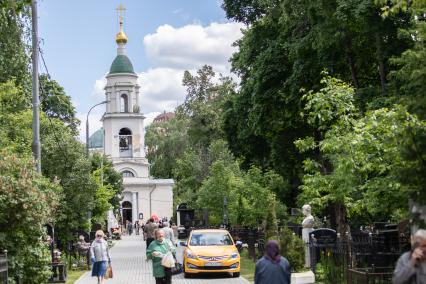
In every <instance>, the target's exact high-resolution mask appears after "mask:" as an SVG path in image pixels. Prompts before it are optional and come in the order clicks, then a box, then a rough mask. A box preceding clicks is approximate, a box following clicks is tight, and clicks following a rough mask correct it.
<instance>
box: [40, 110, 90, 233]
mask: <svg viewBox="0 0 426 284" xmlns="http://www.w3.org/2000/svg"><path fill="white" fill-rule="evenodd" d="M42 118H43V119H42V120H41V128H40V133H41V137H42V153H41V154H42V155H41V157H42V161H41V162H42V172H43V175H44V176H46V177H48V178H50V179H51V180H55V179H58V180H59V182H60V184H61V186H62V188H63V194H64V196H63V199H62V200H61V205H60V208H59V212H58V218H57V222H56V224H55V229H56V231H57V232H58V234H59V237H60V239H61V240H62V241H68V240H71V239H73V237H74V236H73V234H74V232H75V231H76V230H78V229H86V230H88V229H89V227H90V222H89V219H88V213H89V212H90V211H91V210H92V209H93V207H94V197H95V194H96V191H97V189H98V185H97V184H96V181H95V179H94V178H93V176H92V175H91V172H92V171H91V163H90V161H89V160H88V159H87V158H86V155H85V148H84V145H82V144H81V143H80V142H79V141H77V139H76V138H75V136H74V132H73V130H72V129H70V128H69V127H67V126H66V125H65V124H64V123H63V122H62V121H60V120H58V119H53V118H47V117H42Z"/></svg>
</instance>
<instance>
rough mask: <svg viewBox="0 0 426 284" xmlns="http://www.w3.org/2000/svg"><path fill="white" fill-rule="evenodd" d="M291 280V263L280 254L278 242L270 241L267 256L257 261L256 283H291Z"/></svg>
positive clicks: (267, 245)
mask: <svg viewBox="0 0 426 284" xmlns="http://www.w3.org/2000/svg"><path fill="white" fill-rule="evenodd" d="M290 281H291V269H290V263H289V262H288V260H287V259H286V258H285V257H283V256H281V255H280V247H279V244H278V242H277V241H275V240H271V241H268V243H267V244H266V250H265V256H263V257H262V258H261V259H259V261H258V262H257V263H256V268H255V273H254V284H290Z"/></svg>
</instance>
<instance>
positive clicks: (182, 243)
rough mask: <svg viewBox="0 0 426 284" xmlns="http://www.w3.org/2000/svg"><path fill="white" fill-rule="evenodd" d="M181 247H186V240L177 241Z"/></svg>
mask: <svg viewBox="0 0 426 284" xmlns="http://www.w3.org/2000/svg"><path fill="white" fill-rule="evenodd" d="M179 244H180V246H181V247H187V246H188V245H187V244H186V242H180V243H179Z"/></svg>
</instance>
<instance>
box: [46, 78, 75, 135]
mask: <svg viewBox="0 0 426 284" xmlns="http://www.w3.org/2000/svg"><path fill="white" fill-rule="evenodd" d="M40 102H41V109H42V110H43V111H44V113H46V115H47V116H49V117H53V118H57V119H59V120H61V121H62V122H64V123H65V124H67V125H69V126H70V127H71V128H72V129H73V130H75V131H77V127H78V125H79V124H80V122H79V121H78V119H77V118H76V117H75V108H74V106H73V104H72V102H71V97H70V96H68V95H67V94H66V93H65V90H64V88H62V86H60V85H59V84H58V82H56V81H55V80H51V79H49V78H48V76H47V75H46V74H42V75H40Z"/></svg>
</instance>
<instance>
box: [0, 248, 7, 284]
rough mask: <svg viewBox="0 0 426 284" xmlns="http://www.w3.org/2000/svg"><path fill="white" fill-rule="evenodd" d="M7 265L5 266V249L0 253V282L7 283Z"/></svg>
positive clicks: (1, 283) (0, 283)
mask: <svg viewBox="0 0 426 284" xmlns="http://www.w3.org/2000/svg"><path fill="white" fill-rule="evenodd" d="M7 278H8V266H7V251H4V253H3V254H0V284H7Z"/></svg>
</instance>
